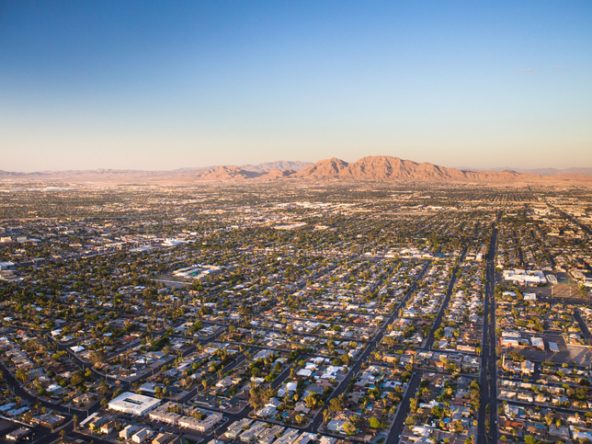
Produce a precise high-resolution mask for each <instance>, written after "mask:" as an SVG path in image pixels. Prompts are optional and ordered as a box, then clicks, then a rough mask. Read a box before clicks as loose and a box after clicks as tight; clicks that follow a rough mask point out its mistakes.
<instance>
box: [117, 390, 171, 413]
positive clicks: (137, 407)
mask: <svg viewBox="0 0 592 444" xmlns="http://www.w3.org/2000/svg"><path fill="white" fill-rule="evenodd" d="M158 404H160V399H156V398H151V397H150V396H144V395H138V394H136V393H132V392H124V393H122V394H121V395H119V396H118V397H117V398H115V399H114V400H113V401H111V402H110V403H109V408H110V409H111V410H115V411H117V412H121V413H128V414H130V415H134V416H143V415H145V414H146V413H148V412H149V411H151V410H153V409H154V408H155V407H156V406H157V405H158Z"/></svg>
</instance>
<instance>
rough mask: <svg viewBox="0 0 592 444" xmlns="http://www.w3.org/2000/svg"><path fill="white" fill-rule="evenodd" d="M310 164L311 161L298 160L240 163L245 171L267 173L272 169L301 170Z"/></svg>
mask: <svg viewBox="0 0 592 444" xmlns="http://www.w3.org/2000/svg"><path fill="white" fill-rule="evenodd" d="M309 165H312V163H311V162H300V161H294V162H292V161H289V160H288V161H286V160H279V161H277V162H265V163H260V164H259V165H242V166H241V168H243V169H245V170H247V171H255V172H256V173H268V172H270V171H272V170H278V171H282V170H294V171H301V170H303V169H304V168H306V167H307V166H309Z"/></svg>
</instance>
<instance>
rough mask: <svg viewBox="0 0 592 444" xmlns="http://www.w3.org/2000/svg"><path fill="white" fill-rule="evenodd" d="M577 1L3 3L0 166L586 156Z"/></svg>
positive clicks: (586, 96) (585, 22)
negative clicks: (371, 156)
mask: <svg viewBox="0 0 592 444" xmlns="http://www.w3.org/2000/svg"><path fill="white" fill-rule="evenodd" d="M591 23H592V2H590V1H588V0H586V1H570V2H564V1H543V0H537V1H527V0H524V1H507V2H506V1H495V2H473V1H467V2H455V1H445V2H443V1H433V2H429V1H420V0H418V1H395V2H393V1H384V2H382V1H371V0H370V1H357V2H350V1H346V0H342V1H334V2H333V1H322V0H314V1H306V0H298V1H292V2H288V1H281V0H276V1H269V2H267V1H248V0H244V1H224V0H215V1H174V2H170V1H151V0H142V1H134V0H126V1H123V2H122V1H108V0H100V1H99V0H97V1H93V0H86V1H74V0H70V1H58V0H56V1H51V0H50V1H28V0H19V1H13V0H0V170H4V171H41V170H66V169H96V168H117V169H123V168H130V169H144V170H165V169H166V170H168V169H176V168H190V167H203V166H209V165H222V164H225V165H242V164H255V163H260V162H266V161H275V160H301V161H310V162H315V161H318V160H321V159H326V158H331V157H338V158H341V159H343V160H346V161H348V162H351V161H355V160H358V159H360V158H362V157H364V156H369V155H390V156H396V157H400V158H403V159H410V160H414V161H417V162H430V163H435V164H438V165H444V166H451V167H460V166H463V167H474V168H494V167H505V166H508V167H514V168H540V167H555V168H567V167H592V26H591Z"/></svg>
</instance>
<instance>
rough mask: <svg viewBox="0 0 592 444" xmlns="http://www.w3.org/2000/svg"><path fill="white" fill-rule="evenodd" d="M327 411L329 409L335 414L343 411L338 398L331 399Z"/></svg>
mask: <svg viewBox="0 0 592 444" xmlns="http://www.w3.org/2000/svg"><path fill="white" fill-rule="evenodd" d="M329 409H331V411H333V412H335V413H337V412H340V411H341V410H343V406H342V405H341V400H340V399H339V398H333V399H332V400H331V401H329Z"/></svg>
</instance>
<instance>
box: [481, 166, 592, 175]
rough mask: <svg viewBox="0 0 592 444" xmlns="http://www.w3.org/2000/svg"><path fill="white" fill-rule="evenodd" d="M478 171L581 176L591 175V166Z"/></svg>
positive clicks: (505, 168) (504, 168)
mask: <svg viewBox="0 0 592 444" xmlns="http://www.w3.org/2000/svg"><path fill="white" fill-rule="evenodd" d="M477 170H478V171H505V170H511V171H516V172H517V173H520V174H537V175H540V176H561V175H565V174H579V175H582V176H592V168H577V167H576V168H564V169H561V170H559V169H557V168H510V167H503V168H491V169H490V170H485V169H477Z"/></svg>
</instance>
